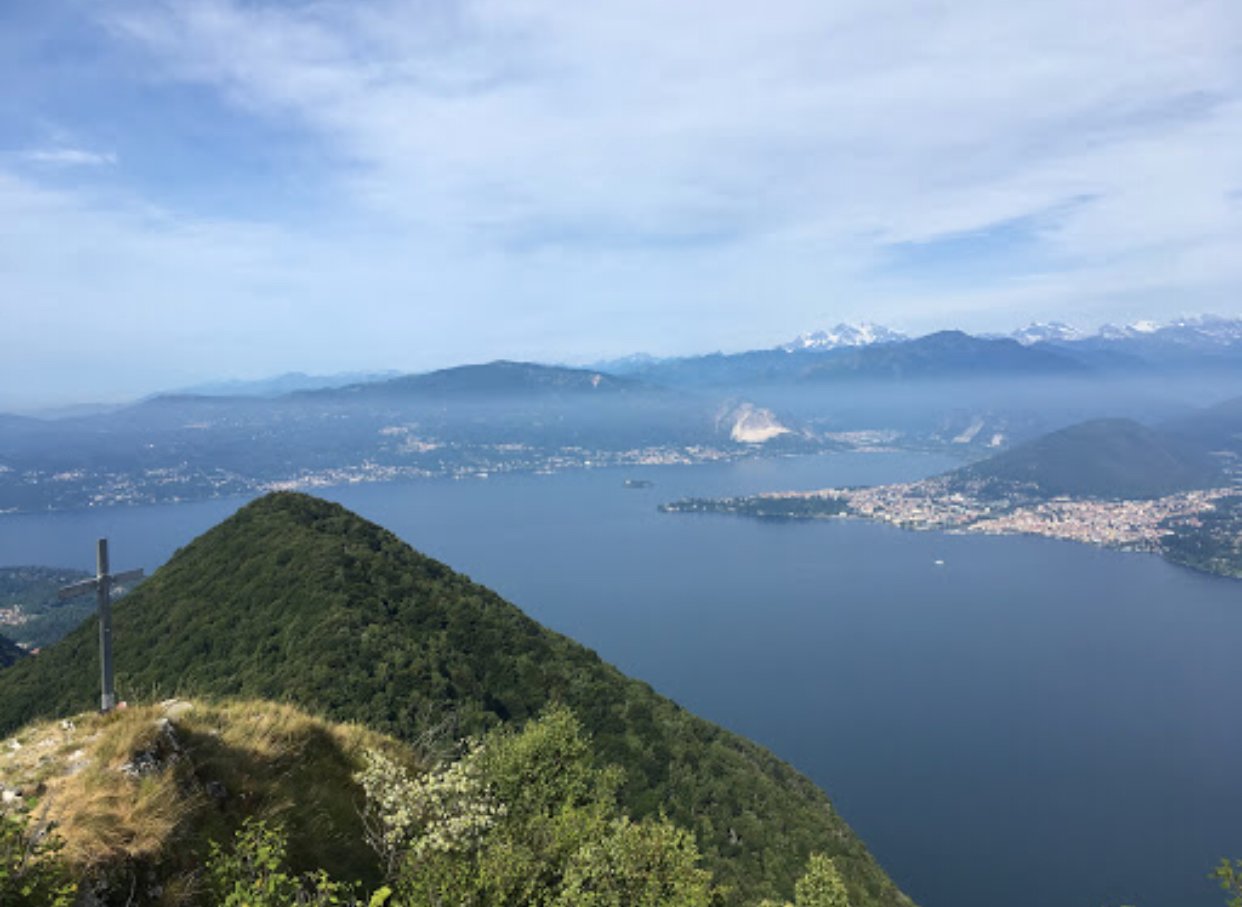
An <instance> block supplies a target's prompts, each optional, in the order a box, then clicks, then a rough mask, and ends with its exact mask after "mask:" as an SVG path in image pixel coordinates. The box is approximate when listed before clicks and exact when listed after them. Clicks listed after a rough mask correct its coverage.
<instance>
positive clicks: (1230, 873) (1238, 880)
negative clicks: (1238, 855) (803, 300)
mask: <svg viewBox="0 0 1242 907" xmlns="http://www.w3.org/2000/svg"><path fill="white" fill-rule="evenodd" d="M1211 877H1212V878H1214V879H1215V880H1216V881H1218V882H1220V887H1221V888H1223V889H1224V890H1225V893H1226V894H1228V895H1229V896H1230V897H1229V907H1242V860H1235V861H1234V862H1233V863H1230V862H1229V861H1228V860H1221V861H1220V865H1219V866H1217V867H1216V870H1215V871H1214V872H1213V873H1212V876H1211Z"/></svg>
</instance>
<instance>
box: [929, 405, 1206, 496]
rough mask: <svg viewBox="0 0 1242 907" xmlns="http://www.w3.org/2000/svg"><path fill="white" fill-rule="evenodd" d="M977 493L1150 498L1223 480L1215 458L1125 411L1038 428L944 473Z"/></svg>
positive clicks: (961, 485) (959, 485)
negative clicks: (1021, 440) (1123, 415)
mask: <svg viewBox="0 0 1242 907" xmlns="http://www.w3.org/2000/svg"><path fill="white" fill-rule="evenodd" d="M949 479H950V482H951V484H952V485H953V486H957V487H967V486H969V487H972V488H974V489H975V490H976V491H978V492H979V493H981V494H983V495H984V496H992V497H1004V496H1006V495H1007V494H1010V493H1012V492H1014V491H1020V492H1023V493H1027V494H1033V495H1036V496H1041V497H1056V496H1058V495H1070V496H1073V497H1090V498H1153V497H1159V496H1161V495H1166V494H1173V493H1175V492H1178V491H1185V490H1188V489H1192V488H1207V487H1210V486H1212V485H1214V484H1218V483H1220V482H1221V481H1222V480H1223V476H1222V473H1221V469H1220V466H1219V464H1218V463H1217V462H1216V461H1215V460H1214V459H1213V458H1212V457H1211V456H1209V455H1208V454H1207V453H1205V452H1203V451H1201V450H1199V449H1198V448H1196V447H1195V446H1193V445H1191V444H1187V443H1185V442H1183V441H1181V440H1180V439H1178V438H1176V437H1174V436H1172V435H1169V434H1166V433H1164V432H1160V431H1156V430H1154V429H1151V428H1147V427H1146V426H1143V425H1140V424H1139V423H1138V422H1134V421H1132V420H1130V419H1095V420H1092V421H1089V422H1081V423H1079V424H1077V425H1071V426H1069V427H1068V428H1064V429H1061V430H1060V431H1055V432H1052V433H1051V434H1047V435H1043V436H1042V437H1039V438H1036V439H1035V440H1033V441H1029V442H1027V443H1026V444H1021V445H1019V446H1017V447H1014V448H1012V449H1011V450H1007V451H1004V452H1003V453H999V454H997V455H996V456H993V457H989V458H988V459H986V460H983V461H982V462H979V463H974V464H972V465H970V466H967V467H963V468H962V469H958V470H955V471H954V472H952V473H950V474H949Z"/></svg>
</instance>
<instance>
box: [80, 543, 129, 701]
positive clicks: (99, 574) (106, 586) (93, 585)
mask: <svg viewBox="0 0 1242 907" xmlns="http://www.w3.org/2000/svg"><path fill="white" fill-rule="evenodd" d="M141 578H142V568H141V567H140V568H138V569H137V570H126V571H125V572H124V573H109V572H108V540H107V539H100V540H99V541H98V542H97V543H96V546H95V576H93V577H92V578H91V579H84V580H82V581H81V582H79V583H74V584H73V585H71V586H65V587H64V588H63V589H61V590H60V597H61V598H62V599H64V598H73V597H74V596H75V595H82V594H83V593H86V592H90V591H91V590H94V592H95V599H96V601H97V602H98V603H99V673H100V685H101V693H100V697H99V698H100V711H101V712H111V711H112V710H113V709H114V708H116V689H115V688H114V687H113V683H112V584H113V583H124V582H128V581H129V580H133V579H141Z"/></svg>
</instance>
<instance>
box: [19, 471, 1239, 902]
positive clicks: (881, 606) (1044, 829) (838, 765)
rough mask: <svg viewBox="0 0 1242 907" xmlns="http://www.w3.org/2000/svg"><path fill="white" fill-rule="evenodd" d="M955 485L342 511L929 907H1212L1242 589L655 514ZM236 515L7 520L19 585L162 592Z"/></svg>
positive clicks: (521, 488)
mask: <svg viewBox="0 0 1242 907" xmlns="http://www.w3.org/2000/svg"><path fill="white" fill-rule="evenodd" d="M952 465H956V464H955V463H954V462H952V461H950V460H948V459H945V458H943V457H937V456H929V455H914V454H891V455H890V454H865V455H864V454H837V455H831V456H819V457H806V458H791V459H781V460H767V461H750V462H741V463H732V464H717V465H709V466H695V467H667V468H665V467H651V468H645V469H642V470H635V469H628V470H626V469H609V470H595V471H585V472H569V473H561V474H558V475H552V476H536V475H513V476H502V477H492V478H490V479H486V480H482V479H474V480H467V481H451V480H443V481H427V482H421V483H412V484H404V485H383V486H381V485H369V486H366V485H359V486H350V487H344V488H334V489H329V490H327V491H326V492H324V496H326V497H329V498H332V499H334V500H337V501H340V502H341V503H343V504H345V505H346V506H348V507H350V508H352V509H354V510H356V511H358V512H359V513H361V514H363V515H364V516H366V517H368V518H370V519H373V520H375V521H376V522H379V523H381V524H382V525H384V526H386V527H388V528H390V529H392V530H393V531H394V532H396V533H397V534H398V535H400V536H401V537H402V538H404V539H406V540H407V541H409V542H410V543H411V544H413V545H414V546H415V547H417V548H419V549H421V550H423V551H425V552H427V553H429V554H431V555H433V556H434V557H437V558H440V559H441V560H444V561H446V562H447V563H449V564H450V565H451V566H453V567H454V568H456V569H458V570H460V571H462V572H465V573H467V574H469V575H470V576H471V577H472V578H474V579H476V580H478V581H479V582H482V583H485V584H486V585H488V586H491V587H493V588H495V589H496V590H498V591H499V592H500V593H501V594H503V595H504V596H505V597H507V598H509V599H510V600H511V601H513V602H515V603H516V604H518V605H520V606H521V607H522V608H524V609H525V610H526V611H527V612H528V613H530V614H531V615H533V616H534V617H536V618H537V619H538V620H540V621H542V622H543V623H545V624H546V625H548V626H550V627H552V628H554V629H556V630H559V631H561V632H563V633H567V634H569V635H570V636H573V637H574V638H576V639H578V640H580V641H582V642H583V643H585V644H586V645H589V646H591V647H592V648H594V649H596V650H597V651H598V652H599V653H600V654H601V655H602V656H603V657H604V658H605V659H607V660H608V661H611V662H613V663H614V664H616V665H618V666H619V667H620V668H622V669H623V670H625V671H626V672H628V673H630V674H633V675H635V676H637V677H640V678H642V679H644V680H646V681H648V682H650V683H651V684H652V685H653V686H654V687H655V688H656V689H658V690H659V691H661V692H663V693H665V694H667V695H669V696H671V697H673V698H674V699H676V700H678V701H679V702H681V703H682V704H683V705H685V706H686V707H687V708H690V709H692V710H693V711H695V712H697V713H699V714H701V715H703V716H705V717H707V718H710V719H712V720H714V721H717V722H719V723H720V724H723V725H725V726H726V727H728V728H730V729H732V730H735V731H738V732H740V733H742V734H745V735H747V736H749V737H751V738H753V739H755V740H758V741H759V742H761V743H763V744H765V745H766V746H769V747H770V748H772V749H773V750H774V751H775V752H776V753H778V754H779V755H780V756H782V757H783V758H785V759H786V760H788V761H789V762H791V763H793V764H794V765H795V766H797V767H798V768H799V769H800V770H802V771H803V772H805V773H806V774H808V775H809V776H810V777H812V778H813V779H814V780H815V781H817V782H818V783H819V784H821V785H822V786H823V787H824V788H825V789H826V790H827V791H828V792H829V793H830V795H831V796H832V798H833V800H834V802H835V803H836V805H837V807H838V809H839V810H840V811H841V813H842V814H843V815H844V816H845V817H846V818H847V819H848V820H849V821H850V823H851V824H852V825H853V826H854V828H855V829H856V830H857V831H858V832H859V834H860V835H862V837H863V838H864V840H866V842H867V844H868V845H869V846H870V848H871V849H872V851H873V852H874V853H875V854H876V856H877V857H878V858H879V860H880V861H881V863H883V865H884V866H885V868H886V869H887V870H888V871H889V872H890V874H891V875H892V876H893V877H894V878H895V879H896V880H897V882H898V883H899V884H900V885H901V886H902V887H903V888H904V889H905V891H906V892H908V893H909V894H910V895H911V896H912V897H913V898H914V899H915V900H916V901H918V902H919V903H920V904H922V905H924V907H993V905H995V904H998V903H1005V904H1009V905H1016V907H1048V905H1054V904H1055V905H1058V907H1102V905H1121V904H1134V905H1138V907H1198V905H1204V907H1208V905H1215V907H1219V905H1222V904H1223V898H1222V897H1221V896H1220V892H1219V891H1218V890H1217V889H1216V887H1215V884H1214V883H1212V882H1210V881H1208V880H1207V879H1206V875H1207V873H1208V872H1209V871H1210V870H1211V869H1212V867H1213V866H1214V865H1215V864H1216V862H1218V860H1219V859H1220V858H1221V857H1223V856H1225V855H1231V856H1236V857H1242V657H1240V654H1239V653H1240V652H1242V582H1238V581H1234V580H1226V579H1220V578H1214V577H1209V576H1203V575H1199V574H1196V573H1193V572H1190V571H1188V570H1184V569H1181V568H1177V567H1174V566H1171V565H1169V564H1167V563H1165V562H1164V561H1162V560H1160V559H1159V558H1156V557H1153V556H1149V555H1140V554H1126V553H1121V552H1114V551H1104V550H1100V549H1095V548H1090V547H1087V546H1081V545H1075V544H1072V543H1066V542H1056V541H1050V540H1046V539H1036V538H1018V537H1010V538H993V537H972V536H951V535H945V534H941V533H914V532H906V531H902V530H898V529H893V528H890V527H886V526H880V525H875V524H869V523H864V522H855V521H844V520H831V521H822V522H814V523H796V522H759V521H752V520H746V519H741V518H736V517H729V516H714V515H713V516H703V515H690V514H668V515H665V514H660V513H658V512H657V511H656V509H655V508H656V505H657V504H658V503H659V502H661V501H667V500H672V499H675V498H679V497H683V496H691V495H697V496H704V495H726V494H741V493H749V492H755V491H762V490H778V489H791V488H815V487H823V486H827V485H842V484H856V483H875V482H886V481H897V480H908V479H914V478H919V477H922V476H924V475H928V474H931V473H934V472H938V471H941V470H943V469H946V468H948V467H950V466H952ZM630 477H633V478H644V479H649V480H651V481H652V482H654V483H655V484H654V487H652V488H643V489H629V488H625V487H624V486H623V480H624V479H625V478H630ZM239 504H240V502H239V501H213V502H206V503H201V504H188V505H179V506H167V507H141V508H127V509H109V510H102V511H87V512H81V513H66V514H53V515H37V516H20V517H12V516H10V517H2V518H0V564H19V563H42V564H55V565H62V566H76V567H82V568H86V569H91V568H93V563H92V557H93V547H92V546H93V541H94V539H95V538H96V537H98V536H99V535H107V536H109V538H110V539H111V540H112V558H113V564H114V566H115V567H116V568H117V569H126V568H129V567H131V566H145V567H147V568H154V567H156V566H158V565H159V564H160V563H162V562H163V561H164V560H165V559H166V558H167V557H168V556H169V555H170V554H171V553H172V552H173V550H174V549H175V548H176V547H178V546H180V545H183V544H185V543H186V542H188V541H189V540H190V539H191V538H193V537H194V536H195V535H197V534H198V533H200V532H202V531H203V530H205V529H207V528H208V527H210V526H211V525H213V524H215V523H216V522H218V521H219V520H221V519H223V518H224V517H226V516H227V515H228V514H229V513H231V512H232V511H233V510H235V509H236V507H237V506H239ZM938 560H940V561H943V562H944V563H943V565H937V563H936V561H938Z"/></svg>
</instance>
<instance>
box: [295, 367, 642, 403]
mask: <svg viewBox="0 0 1242 907" xmlns="http://www.w3.org/2000/svg"><path fill="white" fill-rule="evenodd" d="M638 389H640V385H639V383H638V382H635V381H633V380H630V379H627V378H617V377H614V376H612V375H609V374H606V373H604V372H599V371H593V370H591V369H580V368H567V367H564V366H558V365H539V364H537V363H533V362H509V361H505V360H499V361H496V362H488V363H486V364H482V365H460V366H457V367H455V368H446V369H440V370H439V371H434V372H427V373H425V374H421V375H403V376H401V377H399V378H391V379H389V380H387V381H377V382H369V383H365V384H352V385H350V386H348V387H343V388H339V389H335V390H325V391H319V392H310V393H314V394H317V395H318V396H321V397H337V398H344V397H353V398H359V397H400V396H443V395H462V396H516V395H531V394H597V395H600V394H609V393H616V392H620V391H633V390H638Z"/></svg>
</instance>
